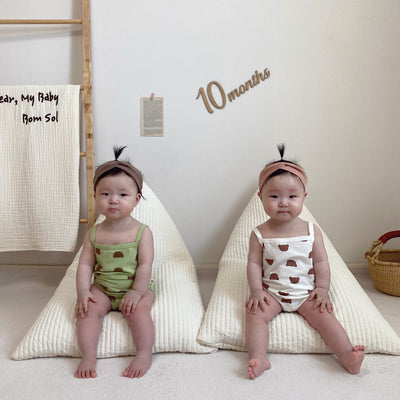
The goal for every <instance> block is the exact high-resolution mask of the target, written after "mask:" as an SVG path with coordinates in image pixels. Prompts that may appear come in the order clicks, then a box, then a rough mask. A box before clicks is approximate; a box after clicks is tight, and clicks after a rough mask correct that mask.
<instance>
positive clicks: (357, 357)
mask: <svg viewBox="0 0 400 400" xmlns="http://www.w3.org/2000/svg"><path fill="white" fill-rule="evenodd" d="M364 355H365V347H364V346H362V345H359V346H354V347H353V348H352V349H351V350H349V351H347V352H346V353H343V354H342V355H341V356H338V359H339V361H340V363H341V364H342V365H343V367H344V368H346V369H347V371H349V372H350V374H358V373H359V372H360V369H361V364H362V362H363V360H364Z"/></svg>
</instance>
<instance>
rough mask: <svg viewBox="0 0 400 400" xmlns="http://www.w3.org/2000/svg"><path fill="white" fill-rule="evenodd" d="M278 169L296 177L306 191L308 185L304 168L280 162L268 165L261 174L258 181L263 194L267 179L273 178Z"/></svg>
mask: <svg viewBox="0 0 400 400" xmlns="http://www.w3.org/2000/svg"><path fill="white" fill-rule="evenodd" d="M278 169H283V170H284V171H288V172H291V173H292V174H294V175H296V176H297V177H298V178H299V179H300V180H301V183H302V184H303V186H304V190H305V189H306V184H307V175H306V173H305V172H304V169H303V168H300V167H299V166H297V165H296V164H292V163H288V162H286V161H278V162H276V163H273V164H269V165H267V166H266V167H265V168H264V169H263V170H262V171H261V172H260V176H259V179H258V190H259V191H260V192H261V189H262V188H263V186H264V185H265V183H266V181H267V178H268V177H269V176H271V175H272V174H273V173H274V172H275V171H278Z"/></svg>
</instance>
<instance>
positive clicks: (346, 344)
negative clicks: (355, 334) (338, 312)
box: [298, 301, 364, 374]
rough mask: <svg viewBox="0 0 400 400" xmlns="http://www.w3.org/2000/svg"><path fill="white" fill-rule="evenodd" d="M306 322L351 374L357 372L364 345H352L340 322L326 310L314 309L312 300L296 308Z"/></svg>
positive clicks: (361, 360)
mask: <svg viewBox="0 0 400 400" xmlns="http://www.w3.org/2000/svg"><path fill="white" fill-rule="evenodd" d="M298 313H299V314H300V315H302V316H303V317H304V318H305V319H306V320H307V321H308V323H309V324H310V325H311V326H312V327H313V328H314V329H316V330H317V331H318V332H319V334H320V335H321V336H322V338H323V339H324V340H325V342H326V343H327V344H328V346H329V347H330V348H331V349H332V351H333V352H334V353H335V354H336V356H337V358H338V360H339V362H340V363H341V364H342V366H343V367H344V368H345V369H346V370H347V371H348V372H350V373H351V374H358V372H359V371H360V368H361V364H362V362H363V360H364V346H362V345H358V346H353V345H352V344H351V342H350V339H349V337H348V335H347V333H346V331H345V330H344V328H343V326H342V325H341V324H340V322H339V321H338V320H337V319H336V318H335V316H334V315H333V314H331V313H328V312H327V311H325V312H321V310H320V309H319V308H317V309H314V301H306V302H305V303H304V304H303V305H302V306H301V307H300V308H299V310H298Z"/></svg>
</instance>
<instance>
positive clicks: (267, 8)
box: [0, 0, 400, 265]
mask: <svg viewBox="0 0 400 400" xmlns="http://www.w3.org/2000/svg"><path fill="white" fill-rule="evenodd" d="M0 2H1V5H2V18H6V17H7V18H23V17H29V18H45V17H47V18H53V17H54V18H68V17H74V18H76V17H79V16H80V5H79V4H80V2H79V1H77V0H67V1H66V0H41V1H40V2H34V3H35V4H34V5H33V4H31V3H32V2H29V1H27V0H25V1H19V2H14V1H4V0H1V1H0ZM91 8H92V21H91V22H92V73H93V102H94V109H93V113H94V114H93V116H94V132H95V153H96V163H97V164H100V163H101V162H103V161H106V160H109V159H110V158H111V157H112V146H113V145H115V144H119V145H122V144H125V145H127V146H128V149H127V150H128V151H127V155H129V158H130V159H131V161H132V162H133V163H134V164H135V165H136V166H137V167H138V168H140V169H141V170H142V171H143V173H144V175H145V180H146V182H147V183H148V184H149V186H150V187H151V188H152V189H153V190H154V191H155V193H156V194H157V196H158V197H159V198H160V200H161V201H162V202H163V204H164V205H165V207H166V208H167V210H168V212H169V213H170V215H171V217H172V218H173V220H174V221H175V223H176V225H177V226H178V229H179V230H180V232H181V234H182V236H183V239H184V241H185V243H186V244H187V246H188V248H189V251H190V253H191V254H192V256H193V258H194V261H195V263H196V264H198V265H199V264H216V263H217V262H218V260H219V258H220V257H221V255H222V252H223V249H224V247H225V244H226V242H227V239H228V237H229V235H230V232H231V231H232V228H233V226H234V225H235V223H236V221H237V219H238V217H239V215H240V214H241V212H242V211H243V209H244V207H245V205H246V204H247V202H248V201H249V199H250V197H251V195H252V194H253V193H254V191H255V190H256V183H257V176H258V173H259V171H260V169H261V168H262V167H263V166H264V164H265V163H266V162H268V161H271V160H272V159H275V158H277V157H278V152H277V150H276V145H277V144H279V143H281V142H285V143H286V145H287V157H288V158H292V159H295V160H297V161H299V162H300V164H301V165H302V166H303V167H305V169H306V171H307V173H308V175H309V186H308V192H309V196H308V198H307V207H308V208H309V210H310V211H311V213H312V214H313V215H314V216H315V218H316V219H317V220H318V222H319V223H320V224H321V225H322V226H323V229H324V230H325V232H326V233H327V235H328V236H329V237H330V239H331V240H332V242H333V244H334V246H335V247H336V248H337V250H338V251H339V253H340V254H341V255H342V257H343V258H344V259H345V261H346V262H350V263H362V262H364V252H365V251H366V250H367V248H368V247H369V245H370V243H371V241H372V240H375V239H377V237H378V236H380V234H382V233H384V232H386V231H389V230H394V229H399V220H400V202H399V199H400V183H399V179H398V171H399V170H400V159H399V156H398V154H399V148H400V135H399V127H400V113H399V106H400V78H399V75H398V71H399V70H400V50H399V46H398V37H399V36H400V26H399V24H398V20H399V18H400V3H398V2H396V1H389V0H364V1H362V2H361V1H353V2H348V1H344V0H338V1H336V2H326V1H316V0H314V1H312V0H309V1H305V0H300V1H297V2H292V1H279V2H275V1H272V0H271V1H270V0H249V1H247V2H243V1H238V0H219V1H218V0H217V1H216V0H203V1H201V2H198V1H194V0H176V1H162V0H148V1H146V2H140V1H131V0H118V1H113V2H110V1H108V0H96V1H92V5H91ZM1 29H2V32H1V34H2V36H1V38H2V40H1V41H0V50H1V54H2V55H4V56H2V60H3V61H2V67H1V69H0V74H1V84H19V83H20V84H27V83H32V84H34V83H49V84H51V83H66V82H67V83H68V82H71V83H79V82H80V79H81V54H80V51H81V50H80V36H79V32H78V30H75V31H74V30H73V33H72V34H71V33H69V30H68V29H66V28H63V27H54V28H48V27H46V28H43V29H42V30H41V31H40V32H41V33H37V29H36V28H33V27H26V28H22V27H17V28H16V27H1ZM60 43H61V45H60ZM265 68H268V69H269V70H270V72H271V76H270V78H269V79H267V80H265V81H263V82H261V83H260V84H258V85H257V86H255V87H254V88H252V89H250V90H249V91H248V92H245V93H244V94H243V95H242V96H240V97H239V98H237V99H236V100H234V101H232V102H229V101H227V104H226V106H225V108H224V109H222V110H215V112H214V113H213V114H209V113H208V112H207V110H206V108H205V107H204V104H203V102H202V100H201V99H198V100H196V96H197V94H198V91H199V88H200V87H203V88H204V89H205V90H206V88H207V84H208V83H209V82H211V81H218V82H219V83H220V84H221V86H222V87H223V89H224V91H225V92H226V93H228V92H230V91H231V90H233V89H235V88H239V86H240V85H241V84H244V83H245V82H246V81H247V80H249V79H251V76H252V75H253V74H254V73H255V71H256V70H258V71H260V72H261V71H263V70H264V69H265ZM151 93H154V94H155V95H156V96H161V97H164V107H165V121H164V124H165V137H163V138H144V137H140V107H139V106H140V97H142V96H144V97H148V96H150V94H151ZM216 99H217V101H219V99H218V96H217V95H216ZM0 257H3V260H5V262H18V261H19V260H18V257H19V256H18V255H10V254H6V255H4V254H3V255H1V254H0ZM4 257H5V258H4ZM65 259H66V258H65V256H64V255H57V257H56V260H55V262H58V261H59V262H60V263H62V262H63V261H65ZM37 260H38V261H40V262H43V257H42V256H40V257H39V258H38V259H37ZM31 261H32V257H30V262H31ZM3 262H4V261H3Z"/></svg>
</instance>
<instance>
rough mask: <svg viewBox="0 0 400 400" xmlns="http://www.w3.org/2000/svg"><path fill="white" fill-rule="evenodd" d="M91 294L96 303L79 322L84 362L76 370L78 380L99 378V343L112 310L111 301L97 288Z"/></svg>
mask: <svg viewBox="0 0 400 400" xmlns="http://www.w3.org/2000/svg"><path fill="white" fill-rule="evenodd" d="M91 292H92V293H93V295H94V296H95V298H96V302H90V303H89V304H88V312H87V314H86V315H85V316H84V317H83V318H80V317H79V316H78V320H77V335H78V344H79V348H80V350H81V354H82V360H81V362H80V364H79V365H78V368H77V369H76V372H75V377H76V378H95V377H96V376H97V372H96V359H97V343H98V341H99V336H100V331H101V323H102V318H103V317H104V315H105V314H106V313H107V312H109V311H110V310H111V305H110V300H109V299H108V297H107V296H106V295H105V294H104V293H103V292H102V291H101V290H100V289H99V288H98V287H97V286H92V288H91Z"/></svg>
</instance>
